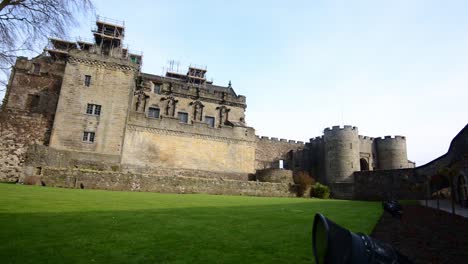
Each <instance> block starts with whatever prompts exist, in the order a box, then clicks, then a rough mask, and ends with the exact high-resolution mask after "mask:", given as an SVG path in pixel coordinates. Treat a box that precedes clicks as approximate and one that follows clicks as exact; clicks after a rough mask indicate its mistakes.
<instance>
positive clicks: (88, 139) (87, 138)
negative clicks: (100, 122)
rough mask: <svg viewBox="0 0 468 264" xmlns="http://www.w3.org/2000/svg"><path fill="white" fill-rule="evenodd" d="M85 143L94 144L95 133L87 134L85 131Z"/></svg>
mask: <svg viewBox="0 0 468 264" xmlns="http://www.w3.org/2000/svg"><path fill="white" fill-rule="evenodd" d="M83 141H84V142H90V143H93V142H94V132H86V131H85V132H84V133H83Z"/></svg>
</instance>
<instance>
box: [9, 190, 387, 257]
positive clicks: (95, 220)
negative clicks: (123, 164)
mask: <svg viewBox="0 0 468 264" xmlns="http://www.w3.org/2000/svg"><path fill="white" fill-rule="evenodd" d="M316 212H321V213H323V214H325V215H326V216H327V217H329V218H330V219H332V220H333V221H335V222H337V223H338V224H340V225H343V226H345V227H346V228H349V229H351V230H352V231H354V232H364V233H370V232H371V230H372V228H373V227H374V225H375V224H376V223H377V220H378V218H379V217H380V215H381V213H382V209H381V206H380V204H379V203H373V202H358V201H340V200H318V199H298V198H268V197H246V196H221V195H219V196H218V195H203V194H159V193H139V192H111V191H100V190H74V189H60V188H48V187H39V186H22V185H13V184H0V226H1V229H0V239H1V241H2V243H1V244H0V260H1V262H2V263H313V261H312V252H311V233H312V232H311V229H312V221H313V216H314V214H315V213H316Z"/></svg>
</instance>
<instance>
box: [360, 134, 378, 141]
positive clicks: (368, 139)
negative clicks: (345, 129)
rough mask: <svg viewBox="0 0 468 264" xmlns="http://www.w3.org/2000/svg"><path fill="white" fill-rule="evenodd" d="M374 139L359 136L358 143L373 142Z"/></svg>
mask: <svg viewBox="0 0 468 264" xmlns="http://www.w3.org/2000/svg"><path fill="white" fill-rule="evenodd" d="M374 139H375V138H373V137H368V136H362V135H359V140H360V141H367V142H374Z"/></svg>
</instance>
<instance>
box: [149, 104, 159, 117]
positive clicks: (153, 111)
mask: <svg viewBox="0 0 468 264" xmlns="http://www.w3.org/2000/svg"><path fill="white" fill-rule="evenodd" d="M148 117H149V118H159V108H155V107H150V108H149V109H148Z"/></svg>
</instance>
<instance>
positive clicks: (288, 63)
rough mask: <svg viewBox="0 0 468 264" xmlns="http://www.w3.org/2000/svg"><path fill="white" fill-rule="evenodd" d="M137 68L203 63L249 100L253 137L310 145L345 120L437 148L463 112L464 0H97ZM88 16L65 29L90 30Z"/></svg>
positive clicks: (370, 132)
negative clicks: (119, 29) (117, 25)
mask: <svg viewBox="0 0 468 264" xmlns="http://www.w3.org/2000/svg"><path fill="white" fill-rule="evenodd" d="M95 5H96V8H97V11H96V13H97V14H99V15H102V16H106V17H111V18H114V19H119V20H124V21H125V26H126V30H127V32H126V43H127V44H128V45H129V46H130V49H134V50H140V51H143V56H144V59H143V64H144V66H143V70H144V71H145V72H149V73H155V74H161V73H162V70H163V67H164V66H167V64H168V61H169V60H176V61H179V62H180V63H181V67H182V68H184V67H186V66H187V65H189V64H191V63H192V64H198V65H206V66H207V67H208V77H209V78H213V80H214V82H215V84H219V85H227V83H228V82H229V80H231V81H232V84H233V87H234V89H235V90H236V92H237V93H238V94H242V95H245V96H247V104H248V108H247V112H246V117H247V122H248V124H249V125H250V126H253V127H254V128H255V129H256V131H257V134H258V135H266V136H274V137H280V138H287V139H295V140H303V141H308V140H309V138H311V137H315V136H319V135H321V134H322V131H323V129H324V128H325V127H329V126H332V125H343V124H350V125H354V126H357V127H358V128H359V131H360V134H361V135H367V136H374V137H378V136H385V135H405V136H407V144H408V158H409V159H410V160H415V161H416V162H417V164H418V165H422V164H424V163H426V162H428V161H430V160H432V159H434V158H436V157H438V156H440V155H442V154H444V153H445V152H446V151H447V149H448V146H449V143H450V141H451V139H452V138H453V137H454V136H455V134H456V133H458V131H459V130H461V129H462V128H463V127H464V125H466V123H467V121H468V119H467V117H468V104H467V99H468V89H467V85H468V16H467V15H466V14H468V1H430V0H425V1H418V0H411V1H408V0H406V1H398V0H396V1H376V0H369V1H359V0H354V1H344V0H343V1H338V0H330V1H294V0H290V1H252V0H251V1H242V0H241V1H181V0H170V1H139V0H134V1H95ZM93 20H94V18H93V17H86V18H84V19H83V21H82V23H81V25H80V27H79V28H77V29H75V30H72V31H71V34H70V36H71V37H73V38H74V37H75V36H83V37H91V33H90V31H89V30H90V28H91V27H92V26H93Z"/></svg>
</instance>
